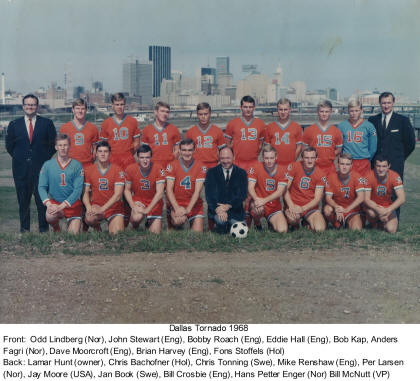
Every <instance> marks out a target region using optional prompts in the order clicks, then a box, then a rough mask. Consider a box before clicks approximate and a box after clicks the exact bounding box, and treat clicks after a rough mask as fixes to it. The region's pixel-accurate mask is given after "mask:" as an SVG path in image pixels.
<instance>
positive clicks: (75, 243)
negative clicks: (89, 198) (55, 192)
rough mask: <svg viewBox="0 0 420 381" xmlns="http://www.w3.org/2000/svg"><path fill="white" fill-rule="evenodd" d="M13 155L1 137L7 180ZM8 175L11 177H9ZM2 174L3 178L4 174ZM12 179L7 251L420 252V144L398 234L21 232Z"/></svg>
mask: <svg viewBox="0 0 420 381" xmlns="http://www.w3.org/2000/svg"><path fill="white" fill-rule="evenodd" d="M10 166H11V161H10V157H9V156H8V155H7V153H6V152H5V149H4V143H3V142H1V148H0V171H1V174H2V177H4V178H3V180H6V181H7V180H10V178H11V173H7V170H8V169H10ZM7 177H9V179H7ZM0 180H1V179H0ZM11 185H12V183H11V181H9V185H3V186H0V200H1V203H0V245H1V250H2V251H3V252H9V253H15V254H18V255H19V254H20V255H24V256H27V255H33V254H41V255H42V254H49V253H57V252H59V253H63V254H70V255H91V254H95V253H97V254H111V255H112V254H114V255H115V254H121V253H124V252H176V251H189V252H192V251H205V252H250V253H255V252H258V251H262V250H278V251H279V252H281V251H283V250H300V249H301V250H304V249H305V250H306V249H311V250H314V251H317V250H325V249H336V248H337V247H341V248H346V249H350V250H351V249H352V248H358V249H367V250H370V249H375V248H377V249H390V250H391V249H392V248H395V247H398V249H399V250H408V251H413V252H418V250H419V249H420V222H419V219H418V215H419V213H420V193H419V192H418V189H419V188H420V150H419V149H417V150H416V151H415V152H414V153H413V154H412V155H411V156H410V158H409V159H408V160H407V164H406V172H405V189H406V193H407V202H406V204H405V205H404V206H403V207H402V212H401V221H402V222H401V225H400V231H399V232H398V233H397V234H395V235H390V234H387V233H384V232H379V231H374V230H364V231H362V232H360V233H359V232H349V231H346V230H342V231H335V230H328V231H326V232H324V233H322V234H314V233H312V232H309V231H306V230H304V229H301V230H300V231H296V232H292V233H288V234H283V235H280V234H275V233H272V232H269V231H267V230H264V231H263V232H256V231H254V230H253V229H251V231H250V234H249V235H248V238H247V239H245V240H235V239H232V238H231V237H229V236H220V235H217V234H213V233H209V232H206V233H204V234H193V233H191V232H189V231H175V232H173V231H171V232H168V231H164V232H163V233H162V234H161V235H159V236H154V235H151V234H148V233H147V232H146V231H144V230H140V231H132V230H127V231H125V232H123V233H121V234H119V235H118V236H116V237H111V236H109V235H108V234H107V233H100V234H97V233H83V234H80V235H78V236H76V237H74V236H70V235H68V234H65V233H61V234H52V233H50V234H47V235H39V234H37V233H30V234H26V235H23V236H20V235H19V234H17V233H16V232H17V231H18V223H19V216H18V206H17V200H16V193H15V190H14V187H13V186H11ZM31 219H32V226H33V230H35V229H36V225H37V222H36V210H35V205H34V203H33V205H32V217H31Z"/></svg>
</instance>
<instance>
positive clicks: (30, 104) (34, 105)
mask: <svg viewBox="0 0 420 381" xmlns="http://www.w3.org/2000/svg"><path fill="white" fill-rule="evenodd" d="M23 105H24V106H26V107H37V106H38V105H37V104H36V103H24V104H23Z"/></svg>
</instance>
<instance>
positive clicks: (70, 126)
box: [60, 98, 99, 171]
mask: <svg viewBox="0 0 420 381" xmlns="http://www.w3.org/2000/svg"><path fill="white" fill-rule="evenodd" d="M72 111H73V115H74V117H73V120H72V121H70V122H67V123H65V124H63V125H62V126H61V128H60V133H61V134H66V135H67V136H69V137H70V140H71V144H70V153H69V156H70V157H71V158H72V159H76V160H77V161H78V162H80V163H81V164H82V165H83V170H85V171H86V169H87V167H88V166H89V165H91V164H92V163H93V161H94V159H95V154H94V148H95V144H96V143H97V142H98V141H99V134H98V129H97V127H96V126H95V125H94V124H92V123H90V122H87V121H86V113H87V105H86V101H85V100H84V99H81V98H80V99H76V100H75V101H74V102H73V106H72Z"/></svg>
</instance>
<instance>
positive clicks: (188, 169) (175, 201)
mask: <svg viewBox="0 0 420 381" xmlns="http://www.w3.org/2000/svg"><path fill="white" fill-rule="evenodd" d="M179 146H180V151H181V154H180V158H179V159H178V160H174V161H173V162H172V163H170V164H169V165H168V167H167V175H166V195H167V198H168V203H169V205H168V206H167V211H168V213H170V217H171V218H170V222H171V224H172V225H174V226H178V227H180V226H182V225H183V224H184V223H185V222H186V221H187V219H188V221H189V222H190V225H191V229H192V230H193V231H196V232H202V231H203V229H204V223H203V221H204V210H203V200H202V199H201V190H202V189H203V186H204V180H205V178H206V172H207V169H206V167H205V166H204V165H203V164H202V163H200V162H199V161H197V160H194V159H193V155H194V148H195V144H194V141H193V140H191V139H185V140H182V141H181V142H180V144H179Z"/></svg>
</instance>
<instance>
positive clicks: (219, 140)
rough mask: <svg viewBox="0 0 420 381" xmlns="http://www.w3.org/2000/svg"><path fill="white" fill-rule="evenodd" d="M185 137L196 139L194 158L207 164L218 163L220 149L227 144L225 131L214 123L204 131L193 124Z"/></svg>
mask: <svg viewBox="0 0 420 381" xmlns="http://www.w3.org/2000/svg"><path fill="white" fill-rule="evenodd" d="M185 138H186V139H192V140H194V142H195V152H194V158H195V159H197V160H199V161H201V162H203V163H205V164H207V163H217V162H218V161H219V156H218V152H219V149H220V148H222V147H223V146H225V145H226V144H225V136H224V135H223V131H222V130H221V129H220V128H219V127H217V126H215V125H214V124H213V125H211V126H209V127H207V129H206V130H204V131H203V130H202V129H201V128H200V127H198V126H192V127H191V128H190V129H189V130H188V131H187V133H186V135H185Z"/></svg>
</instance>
